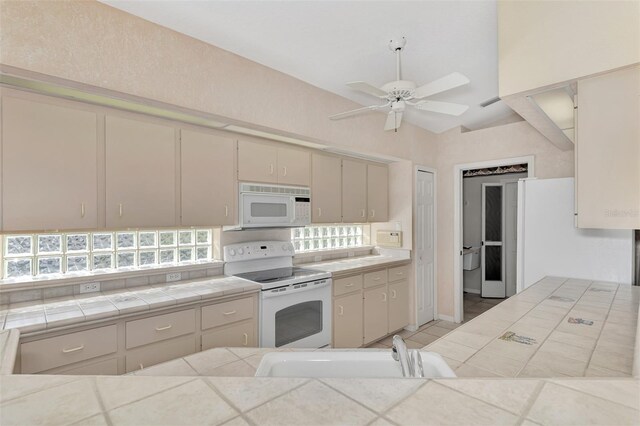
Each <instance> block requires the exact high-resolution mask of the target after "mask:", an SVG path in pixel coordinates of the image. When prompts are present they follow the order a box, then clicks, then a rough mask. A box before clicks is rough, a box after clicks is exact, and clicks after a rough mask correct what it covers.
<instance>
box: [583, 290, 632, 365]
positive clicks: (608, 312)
mask: <svg viewBox="0 0 640 426" xmlns="http://www.w3.org/2000/svg"><path fill="white" fill-rule="evenodd" d="M589 288H591V286H589ZM619 289H620V284H618V285H617V287H616V291H615V292H614V294H613V298H612V299H611V303H609V309H607V315H605V317H604V319H603V320H602V328H601V329H600V332H599V333H598V337H597V338H596V344H595V346H594V347H593V351H591V355H590V356H589V360H588V361H587V366H586V367H585V369H584V372H585V374H586V373H587V370H588V369H589V366H590V365H591V360H592V359H593V354H594V353H595V352H596V348H597V347H598V343H600V338H601V337H602V332H603V331H604V327H605V325H607V319H608V318H609V314H610V313H611V307H612V306H613V301H614V300H615V298H616V295H617V294H618V290H619ZM636 327H637V326H636ZM607 368H608V367H607ZM609 370H613V368H609ZM615 371H617V370H615Z"/></svg>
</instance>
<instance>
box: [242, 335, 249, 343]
mask: <svg viewBox="0 0 640 426" xmlns="http://www.w3.org/2000/svg"><path fill="white" fill-rule="evenodd" d="M242 335H243V336H244V346H247V345H248V344H249V335H248V334H247V333H242Z"/></svg>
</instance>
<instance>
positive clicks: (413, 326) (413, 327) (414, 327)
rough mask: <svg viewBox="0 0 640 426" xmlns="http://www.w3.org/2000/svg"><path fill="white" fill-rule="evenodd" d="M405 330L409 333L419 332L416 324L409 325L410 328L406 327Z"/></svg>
mask: <svg viewBox="0 0 640 426" xmlns="http://www.w3.org/2000/svg"><path fill="white" fill-rule="evenodd" d="M404 329H405V330H408V331H416V330H418V326H417V325H415V324H409V325H408V326H406V327H405V328H404Z"/></svg>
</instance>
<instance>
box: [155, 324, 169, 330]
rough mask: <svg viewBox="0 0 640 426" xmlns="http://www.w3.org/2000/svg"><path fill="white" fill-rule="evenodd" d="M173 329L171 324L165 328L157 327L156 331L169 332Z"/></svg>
mask: <svg viewBox="0 0 640 426" xmlns="http://www.w3.org/2000/svg"><path fill="white" fill-rule="evenodd" d="M171 327H173V325H171V324H169V325H165V326H164V327H156V331H164V330H169V329H170V328H171Z"/></svg>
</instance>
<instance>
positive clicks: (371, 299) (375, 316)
mask: <svg viewBox="0 0 640 426" xmlns="http://www.w3.org/2000/svg"><path fill="white" fill-rule="evenodd" d="M388 299H389V297H388V294H387V286H386V285H383V286H380V287H376V288H372V289H369V290H365V291H364V344H365V345H366V344H368V343H371V342H373V341H374V340H377V339H379V338H381V337H383V336H386V335H387V330H388V328H389V327H388V324H389V322H388V304H389V301H388Z"/></svg>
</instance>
